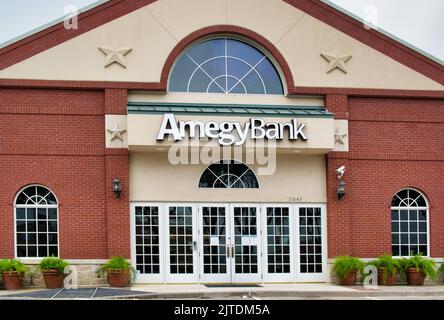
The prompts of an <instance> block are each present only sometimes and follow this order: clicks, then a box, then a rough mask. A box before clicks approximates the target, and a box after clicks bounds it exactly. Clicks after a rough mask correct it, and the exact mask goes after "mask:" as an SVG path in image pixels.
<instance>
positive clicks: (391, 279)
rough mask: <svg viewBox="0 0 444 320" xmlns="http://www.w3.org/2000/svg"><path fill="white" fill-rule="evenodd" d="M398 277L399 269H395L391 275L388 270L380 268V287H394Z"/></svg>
mask: <svg viewBox="0 0 444 320" xmlns="http://www.w3.org/2000/svg"><path fill="white" fill-rule="evenodd" d="M397 277H398V269H393V271H392V272H391V273H389V272H388V271H387V269H386V268H378V284H379V285H380V286H393V285H394V284H395V283H396V278H397Z"/></svg>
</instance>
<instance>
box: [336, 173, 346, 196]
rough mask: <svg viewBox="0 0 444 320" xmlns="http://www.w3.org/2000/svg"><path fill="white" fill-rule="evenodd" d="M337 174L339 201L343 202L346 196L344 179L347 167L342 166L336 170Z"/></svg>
mask: <svg viewBox="0 0 444 320" xmlns="http://www.w3.org/2000/svg"><path fill="white" fill-rule="evenodd" d="M336 173H337V174H338V180H339V182H338V199H339V200H341V199H342V198H344V196H345V182H344V180H343V179H342V177H343V176H344V174H345V166H341V167H339V168H338V169H336Z"/></svg>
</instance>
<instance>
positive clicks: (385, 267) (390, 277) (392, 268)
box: [369, 255, 400, 286]
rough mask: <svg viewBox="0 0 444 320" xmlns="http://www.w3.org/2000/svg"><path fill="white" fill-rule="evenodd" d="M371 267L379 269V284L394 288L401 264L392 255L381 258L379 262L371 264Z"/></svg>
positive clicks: (375, 261)
mask: <svg viewBox="0 0 444 320" xmlns="http://www.w3.org/2000/svg"><path fill="white" fill-rule="evenodd" d="M369 265H372V266H375V267H376V268H377V269H378V284H379V285H381V286H393V285H394V284H395V283H396V278H397V277H398V274H399V270H400V262H399V260H397V259H393V258H392V256H391V255H383V256H379V257H378V259H377V260H374V261H371V262H369Z"/></svg>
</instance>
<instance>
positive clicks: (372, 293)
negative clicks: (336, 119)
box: [0, 283, 444, 299]
mask: <svg viewBox="0 0 444 320" xmlns="http://www.w3.org/2000/svg"><path fill="white" fill-rule="evenodd" d="M122 289H123V288H122ZM126 289H130V290H131V291H134V295H131V296H114V297H112V298H113V299H221V298H222V299H229V298H239V297H244V296H247V297H251V296H254V297H258V298H260V297H263V298H264V297H265V298H267V297H273V298H279V297H282V298H288V297H294V298H321V299H322V298H323V297H325V298H329V297H336V298H337V297H343V298H344V299H347V298H360V297H367V298H368V297H375V298H376V297H430V298H432V297H435V298H441V297H442V298H443V299H444V285H426V286H423V287H413V286H403V285H399V286H393V287H384V286H378V287H377V288H372V289H366V288H364V287H363V286H354V287H343V286H338V285H333V284H314V283H309V284H300V283H298V284H264V285H260V286H223V287H207V286H205V285H134V286H133V287H131V288H126ZM42 290H45V289H42V288H32V289H24V290H19V291H7V290H0V299H1V297H2V296H5V295H14V294H26V293H33V292H34V293H35V292H36V291H42Z"/></svg>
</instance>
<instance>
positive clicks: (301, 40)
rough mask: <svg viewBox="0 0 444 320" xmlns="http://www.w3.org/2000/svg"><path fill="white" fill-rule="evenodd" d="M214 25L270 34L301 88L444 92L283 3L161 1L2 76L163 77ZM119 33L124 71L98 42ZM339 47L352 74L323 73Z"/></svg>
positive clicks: (275, 0)
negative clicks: (175, 53) (173, 55)
mask: <svg viewBox="0 0 444 320" xmlns="http://www.w3.org/2000/svg"><path fill="white" fill-rule="evenodd" d="M216 24H230V25H238V26H242V27H244V28H247V29H251V30H253V31H255V32H257V33H259V34H261V35H262V36H264V37H265V38H267V39H268V40H269V41H270V42H272V43H273V44H274V45H275V46H276V47H277V48H278V49H279V50H280V51H281V53H282V54H283V56H284V58H285V59H286V61H287V62H288V64H289V66H290V69H291V71H292V73H293V78H294V82H295V85H297V86H316V87H356V88H386V89H418V90H420V89H427V90H442V89H444V86H443V85H440V84H438V83H436V82H434V81H432V80H430V79H428V78H426V77H425V76H423V75H421V74H419V73H417V72H415V71H413V70H411V69H409V68H408V67H406V66H404V65H402V64H400V63H398V62H396V61H394V60H393V59H391V58H389V57H386V56H385V55H383V54H381V53H379V52H377V51H376V50H373V49H371V48H369V47H368V46H366V45H364V44H362V43H360V42H359V41H357V40H354V39H353V38H351V37H349V36H347V35H345V34H343V33H341V32H339V31H337V30H335V29H333V28H331V27H329V26H328V25H326V24H325V23H322V22H320V21H318V20H316V19H314V18H313V17H311V16H309V15H307V14H305V13H303V12H301V11H299V10H297V9H296V8H294V7H292V6H291V5H289V4H287V3H285V2H283V1H281V0H261V1H257V0H187V1H182V0H159V1H157V2H155V3H153V4H151V5H149V6H146V7H145V8H142V9H139V10H137V11H134V12H132V13H130V14H128V15H126V16H123V17H121V18H119V19H116V20H114V21H112V22H109V23H107V24H105V25H103V26H100V27H98V28H96V29H94V30H91V31H90V32H88V33H86V34H83V35H81V36H79V37H76V38H74V39H72V40H69V41H67V42H65V43H63V44H60V45H58V46H56V47H54V48H52V49H50V50H47V51H45V52H43V53H40V54H38V55H36V56H34V57H32V58H30V59H27V60H25V61H23V62H21V63H18V64H16V65H14V66H11V67H9V68H7V69H5V70H2V71H0V78H23V79H48V80H97V81H103V80H105V81H136V82H158V81H159V80H160V75H161V70H162V68H163V65H164V63H165V60H166V58H167V56H168V55H169V53H170V52H171V50H172V49H173V48H174V46H175V45H176V44H177V43H178V42H179V41H180V40H181V39H183V38H184V37H185V36H186V35H188V34H190V33H192V32H193V31H196V30H197V29H200V28H203V27H206V26H211V25H216ZM114 38H116V39H117V40H118V41H119V42H120V45H122V46H124V47H131V48H132V49H133V50H132V52H130V53H129V54H128V55H127V56H126V57H125V59H126V61H127V66H128V67H127V68H126V69H125V68H122V67H121V66H119V65H117V64H113V65H111V66H109V67H108V68H104V63H105V56H104V54H103V53H102V52H100V51H99V49H98V47H99V46H101V45H110V44H111V43H112V41H113V39H114ZM335 45H338V47H339V49H340V51H341V53H344V54H352V55H353V57H352V59H351V60H350V61H348V62H347V63H346V67H347V71H348V73H347V74H344V73H342V72H341V71H339V70H334V71H332V72H330V73H329V74H327V73H326V70H327V62H326V61H325V60H324V59H323V58H322V57H321V56H320V54H321V53H322V52H329V51H332V50H333V49H334V47H335Z"/></svg>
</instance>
